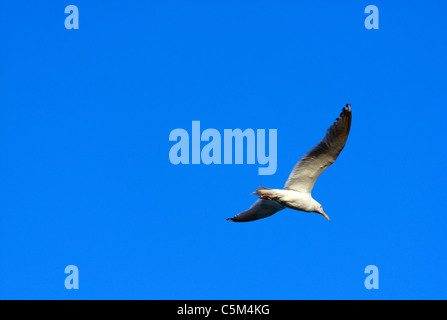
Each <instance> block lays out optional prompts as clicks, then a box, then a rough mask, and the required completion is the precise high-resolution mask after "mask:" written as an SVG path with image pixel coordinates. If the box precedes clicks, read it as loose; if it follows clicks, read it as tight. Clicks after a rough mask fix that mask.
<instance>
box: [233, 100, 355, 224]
mask: <svg viewBox="0 0 447 320" xmlns="http://www.w3.org/2000/svg"><path fill="white" fill-rule="evenodd" d="M350 128H351V105H350V104H347V105H346V107H344V108H343V110H342V112H341V114H340V118H337V119H336V120H335V122H334V123H333V124H332V125H331V126H330V127H329V129H328V130H327V132H326V135H325V137H324V138H323V139H322V140H321V141H320V142H318V143H317V144H316V145H315V146H313V147H312V148H311V149H310V150H309V151H307V152H306V153H305V154H304V155H303V156H302V157H301V159H300V160H299V161H298V162H297V163H296V165H295V167H294V168H293V170H292V172H291V173H290V175H289V178H288V179H287V181H286V184H285V186H284V189H270V188H265V187H258V188H257V189H256V191H255V192H253V193H252V194H254V195H257V196H259V199H258V200H256V202H255V203H253V205H252V206H251V207H250V208H249V209H248V210H246V211H243V212H241V213H239V214H237V215H236V216H234V217H233V218H228V219H227V220H229V221H234V222H247V221H254V220H258V219H262V218H267V217H269V216H271V215H273V214H275V213H277V212H278V211H281V210H283V209H285V208H290V209H293V210H298V211H305V212H316V213H319V214H321V215H322V216H324V217H325V218H326V219H328V220H329V217H328V215H327V214H326V213H325V212H324V211H323V207H322V206H321V204H319V203H318V202H317V201H315V200H314V199H313V198H312V195H311V192H312V188H313V186H314V184H315V181H317V179H318V177H319V176H320V174H321V173H322V172H323V171H324V170H326V169H327V168H328V167H329V166H330V165H331V164H333V163H334V161H335V160H336V159H337V157H338V155H339V154H340V152H341V150H343V148H344V146H345V144H346V141H347V139H348V135H349V130H350Z"/></svg>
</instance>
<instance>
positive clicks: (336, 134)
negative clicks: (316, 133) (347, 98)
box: [284, 104, 351, 193]
mask: <svg viewBox="0 0 447 320" xmlns="http://www.w3.org/2000/svg"><path fill="white" fill-rule="evenodd" d="M350 128H351V105H350V104H347V105H346V107H345V108H343V111H342V112H341V114H340V118H337V120H336V121H335V122H334V123H333V124H332V126H330V127H329V129H328V130H327V132H326V136H325V137H324V138H323V140H321V141H320V142H319V143H317V144H316V145H315V146H313V148H312V149H310V150H309V151H308V152H307V153H306V154H305V155H304V156H302V157H301V159H300V160H299V161H298V162H297V164H296V165H295V167H294V168H293V170H292V172H291V173H290V176H289V178H288V179H287V181H286V184H285V186H284V189H286V190H294V191H298V192H306V193H310V192H311V191H312V188H313V186H314V184H315V181H317V179H318V177H319V176H320V174H321V173H322V172H323V171H324V170H325V169H326V168H327V167H329V166H330V165H331V164H332V163H334V161H335V159H337V157H338V155H339V154H340V152H341V150H343V147H344V146H345V144H346V140H347V139H348V134H349V130H350Z"/></svg>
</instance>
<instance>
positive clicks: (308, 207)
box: [253, 187, 320, 212]
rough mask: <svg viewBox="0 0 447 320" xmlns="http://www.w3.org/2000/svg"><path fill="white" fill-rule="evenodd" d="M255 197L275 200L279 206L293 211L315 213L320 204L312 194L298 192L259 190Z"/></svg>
mask: <svg viewBox="0 0 447 320" xmlns="http://www.w3.org/2000/svg"><path fill="white" fill-rule="evenodd" d="M253 194H255V195H259V196H261V199H268V200H275V201H276V202H278V203H279V204H281V205H283V206H284V207H287V208H289V209H293V210H299V211H306V212H313V211H315V209H316V207H317V206H318V207H319V206H320V204H319V203H318V202H317V201H315V200H314V199H313V198H312V196H311V194H310V193H305V192H297V191H293V190H284V189H267V188H265V189H263V188H262V187H261V188H258V190H256V192H255V193H253Z"/></svg>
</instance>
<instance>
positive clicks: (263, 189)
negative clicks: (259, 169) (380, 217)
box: [252, 186, 272, 196]
mask: <svg viewBox="0 0 447 320" xmlns="http://www.w3.org/2000/svg"><path fill="white" fill-rule="evenodd" d="M266 190H272V189H270V188H266V187H261V186H259V187H258V188H257V189H256V191H255V192H253V193H252V194H253V195H255V196H261V195H263V194H264V192H263V191H266Z"/></svg>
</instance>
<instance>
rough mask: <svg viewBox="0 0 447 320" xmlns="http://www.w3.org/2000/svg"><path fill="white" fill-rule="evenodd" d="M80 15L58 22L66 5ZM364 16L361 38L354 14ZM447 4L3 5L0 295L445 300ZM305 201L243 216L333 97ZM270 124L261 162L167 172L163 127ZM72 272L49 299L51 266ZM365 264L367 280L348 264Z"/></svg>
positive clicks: (320, 124) (297, 152) (318, 134)
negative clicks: (269, 159) (333, 140)
mask: <svg viewBox="0 0 447 320" xmlns="http://www.w3.org/2000/svg"><path fill="white" fill-rule="evenodd" d="M70 4H74V5H76V6H77V7H78V8H79V29H78V30H67V29H65V27H64V20H65V18H66V17H67V14H65V13H64V9H65V6H67V5H70ZM369 4H374V5H376V6H377V7H378V8H379V17H380V20H379V29H378V30H367V29H366V28H365V26H364V20H365V18H366V17H367V14H365V13H364V9H365V7H366V6H367V5H369ZM446 10H447V6H446V4H445V3H442V2H439V1H438V2H435V1H424V2H419V1H374V2H369V1H343V2H340V1H338V2H333V1H331V2H330V1H312V2H310V1H308V2H305V3H304V2H298V1H242V2H241V1H224V2H220V3H219V2H216V1H213V2H209V1H188V2H184V1H163V2H162V3H160V2H158V3H155V2H149V1H125V2H123V1H84V0H77V1H75V2H67V3H63V2H60V1H40V2H39V3H33V4H25V3H23V2H20V1H15V2H14V1H13V2H11V1H10V2H8V3H4V4H2V5H1V10H0V28H1V33H0V40H1V43H2V46H1V50H0V177H1V179H0V257H1V263H0V275H1V281H0V298H2V299H404V298H408V299H429V298H430V299H433V298H434V299H440V298H443V299H445V298H447V295H446V289H445V288H446V286H447V277H446V275H445V272H444V269H445V265H446V263H447V251H446V250H445V243H446V242H447V235H446V232H445V230H446V225H447V217H446V215H445V212H446V211H445V205H446V200H445V199H446V198H445V194H444V193H445V183H444V181H445V179H446V173H445V170H444V168H443V166H444V164H445V156H446V153H445V150H444V149H445V148H444V145H445V141H446V134H445V129H444V128H445V118H446V116H447V111H446V108H445V106H446V105H445V101H446V100H447V97H446V95H447V91H446V90H445V88H446V79H445V75H446V74H447V66H446V60H445V57H446V56H447V37H446V31H445V12H446ZM348 102H349V103H351V104H352V110H353V111H352V112H353V120H352V127H351V133H350V137H349V139H348V142H347V145H346V147H345V149H344V150H343V151H342V153H341V155H340V157H339V158H338V160H337V161H336V162H335V164H334V165H333V166H331V167H330V168H329V169H328V170H327V171H325V172H324V173H323V174H322V175H321V177H320V178H319V180H318V181H317V183H316V185H315V188H314V190H313V196H314V197H315V199H316V200H317V201H319V202H320V203H321V204H323V207H324V209H325V211H326V213H327V214H328V215H329V216H330V217H331V220H330V221H327V220H326V219H324V218H323V217H321V216H320V215H317V214H305V213H300V212H294V211H292V210H284V211H282V212H280V213H278V214H276V215H274V216H272V217H269V218H267V219H263V220H259V221H255V222H251V223H232V222H228V221H226V220H225V218H228V217H231V216H233V215H234V214H236V213H238V212H240V211H243V210H245V209H247V208H248V207H249V206H250V205H251V204H252V203H253V202H254V201H255V199H256V197H255V196H252V195H251V192H253V191H254V190H255V189H256V187H258V186H259V185H263V186H266V187H271V188H281V187H282V186H283V184H284V182H285V180H286V179H287V177H288V175H289V172H290V171H291V169H292V168H293V165H294V164H295V162H296V161H297V160H298V159H299V157H300V156H301V155H302V154H303V153H304V152H305V151H307V150H308V149H309V148H310V147H311V146H312V145H313V144H314V143H316V142H317V141H319V139H321V138H322V137H323V135H324V133H325V131H326V129H327V127H328V126H329V125H330V124H331V123H332V122H333V121H334V119H335V118H336V117H337V116H338V114H339V113H340V111H341V108H342V107H343V106H344V105H345V104H346V103H348ZM192 121H200V122H201V127H202V129H206V128H215V129H216V130H218V131H219V132H223V130H224V129H235V128H241V129H246V128H253V129H277V133H278V142H277V147H278V151H277V160H278V167H277V171H276V173H275V174H274V175H267V176H262V175H258V165H249V164H243V165H204V164H201V165H192V164H190V165H177V166H176V165H173V164H172V163H171V162H170V161H169V150H170V148H171V147H172V145H173V142H170V141H169V139H168V138H169V133H170V132H171V131H172V130H173V129H176V128H184V129H185V130H187V131H189V132H191V123H192ZM67 265H76V266H77V267H78V268H79V289H78V290H74V289H73V290H67V289H66V288H65V286H64V280H65V277H66V276H67V275H66V274H65V273H64V269H65V267H66V266H67ZM368 265H376V266H377V267H378V270H379V284H380V285H379V289H378V290H367V289H365V286H364V280H365V278H366V276H367V274H365V273H364V269H365V267H366V266H368Z"/></svg>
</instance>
